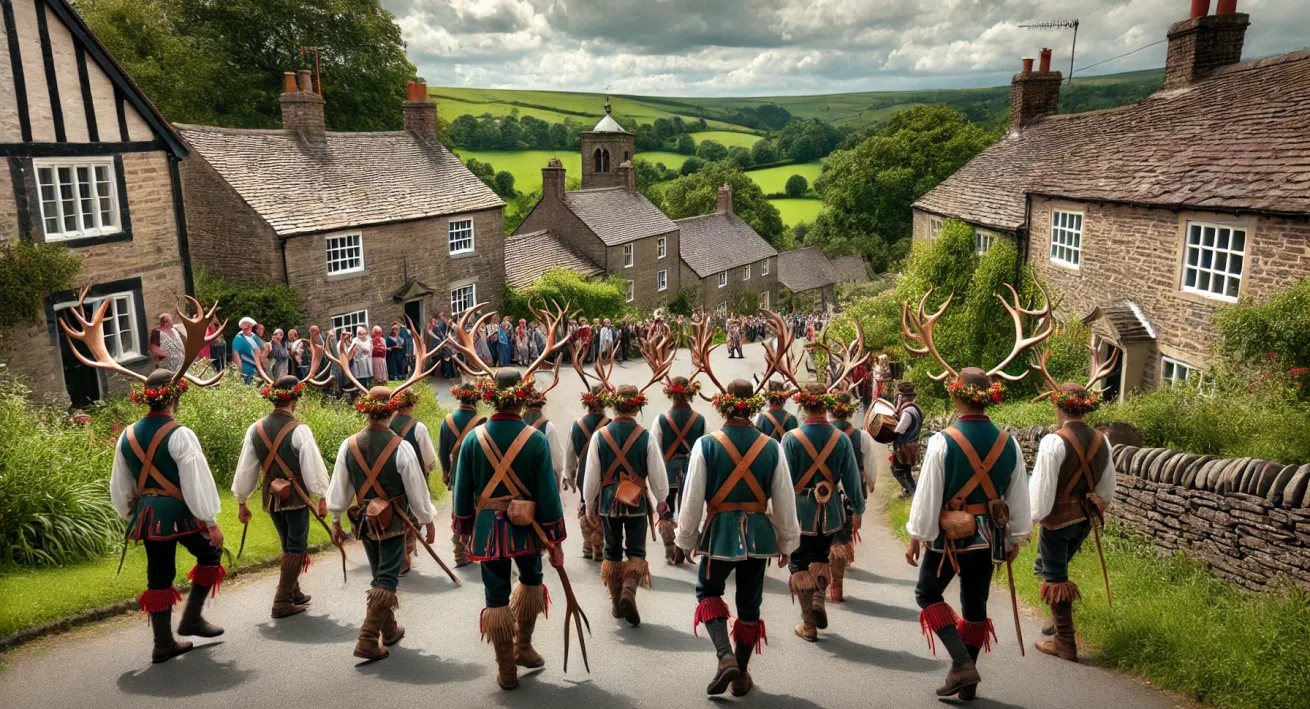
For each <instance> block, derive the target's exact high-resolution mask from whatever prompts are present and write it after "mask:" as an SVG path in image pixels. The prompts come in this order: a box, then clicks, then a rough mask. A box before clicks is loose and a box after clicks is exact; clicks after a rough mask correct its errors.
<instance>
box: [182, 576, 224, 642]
mask: <svg viewBox="0 0 1310 709" xmlns="http://www.w3.org/2000/svg"><path fill="white" fill-rule="evenodd" d="M207 595H209V586H201V585H200V584H196V583H193V584H191V591H190V593H189V594H188V595H187V597H186V608H184V609H183V610H182V619H181V620H179V621H178V623H177V634H178V635H193V636H196V637H200V638H216V637H218V636H220V635H222V634H223V629H222V628H220V627H218V626H217V625H214V624H212V623H210V622H209V621H207V620H205V619H204V617H202V616H201V615H200V613H201V611H203V610H204V609H205V596H207Z"/></svg>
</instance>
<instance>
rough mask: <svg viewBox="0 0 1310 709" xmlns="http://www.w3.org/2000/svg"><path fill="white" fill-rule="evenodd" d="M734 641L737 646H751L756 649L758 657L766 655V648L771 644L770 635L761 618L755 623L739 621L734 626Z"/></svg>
mask: <svg viewBox="0 0 1310 709" xmlns="http://www.w3.org/2000/svg"><path fill="white" fill-rule="evenodd" d="M732 639H733V641H734V642H736V643H737V645H742V644H746V645H750V646H753V647H754V648H755V654H756V655H763V654H764V646H765V645H768V644H769V635H768V632H767V631H766V630H765V628H764V619H763V618H761V619H759V620H757V621H755V622H754V623H747V622H745V621H742V620H738V621H736V622H735V623H733V625H732Z"/></svg>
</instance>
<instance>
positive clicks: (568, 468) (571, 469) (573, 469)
mask: <svg viewBox="0 0 1310 709" xmlns="http://www.w3.org/2000/svg"><path fill="white" fill-rule="evenodd" d="M606 425H609V424H606ZM599 432H600V429H599V428H597V429H596V430H595V431H592V432H591V433H592V436H591V437H592V438H595V437H596V434H597V433H599ZM594 447H595V446H587V450H591V449H592V448H594ZM561 448H562V449H563V452H562V455H563V456H564V467H563V468H557V470H563V471H564V479H565V480H570V481H574V480H577V479H578V454H577V453H576V452H575V451H574V450H573V429H572V428H570V429H569V444H568V445H567V446H566V445H563V444H562V443H561ZM554 455H555V454H554V452H553V451H552V452H551V456H552V457H553V456H554Z"/></svg>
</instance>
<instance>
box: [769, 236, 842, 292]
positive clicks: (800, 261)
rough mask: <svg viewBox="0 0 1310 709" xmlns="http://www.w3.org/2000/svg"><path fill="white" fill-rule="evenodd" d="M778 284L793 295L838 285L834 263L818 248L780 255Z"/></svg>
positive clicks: (786, 252)
mask: <svg viewBox="0 0 1310 709" xmlns="http://www.w3.org/2000/svg"><path fill="white" fill-rule="evenodd" d="M778 282H779V283H781V284H782V285H783V286H784V287H786V288H787V290H789V291H791V292H793V293H803V292H805V291H807V290H815V289H816V288H823V287H825V286H830V285H833V284H835V283H837V274H836V270H835V269H834V268H833V267H832V262H831V261H829V260H828V257H826V256H824V255H823V252H822V251H820V250H819V247H817V246H807V247H805V248H803V249H796V250H795V251H783V252H782V253H780V254H778Z"/></svg>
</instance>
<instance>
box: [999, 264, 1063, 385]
mask: <svg viewBox="0 0 1310 709" xmlns="http://www.w3.org/2000/svg"><path fill="white" fill-rule="evenodd" d="M1005 287H1006V288H1008V289H1009V290H1010V295H1011V296H1013V297H1014V305H1010V303H1009V302H1008V301H1006V300H1005V299H1004V298H1002V297H1001V296H1000V295H999V294H998V295H996V299H997V300H999V301H1001V305H1004V306H1005V309H1006V310H1007V311H1009V313H1010V318H1011V319H1013V320H1014V330H1015V335H1014V339H1015V342H1014V349H1012V350H1010V355H1009V356H1008V357H1006V358H1005V359H1003V360H1001V363H1000V364H998V365H996V366H995V367H992V368H991V369H989V370H987V376H989V377H1000V378H1002V379H1005V380H1007V381H1011V382H1017V381H1019V380H1020V379H1023V378H1024V377H1026V376H1028V372H1029V371H1030V370H1027V369H1025V370H1024V372H1023V374H1020V375H1018V376H1014V375H1011V374H1006V373H1005V371H1004V369H1005V367H1006V366H1007V365H1008V364H1010V362H1013V361H1014V358H1015V357H1018V356H1019V353H1020V352H1023V351H1024V350H1026V349H1028V348H1029V347H1032V346H1033V345H1036V344H1037V343H1039V342H1041V341H1043V340H1045V339H1046V338H1048V337H1050V336H1051V334H1052V333H1054V332H1055V318H1054V317H1052V315H1051V299H1050V298H1048V297H1047V296H1046V290H1045V289H1043V288H1042V284H1040V283H1038V284H1037V290H1038V291H1040V292H1041V294H1042V301H1043V304H1042V307H1041V308H1040V309H1037V310H1028V309H1026V308H1024V307H1023V306H1022V305H1020V304H1019V293H1018V291H1016V290H1015V289H1014V286H1012V285H1010V284H1009V283H1006V284H1005ZM1021 314H1022V315H1039V316H1041V323H1042V324H1041V329H1040V330H1039V331H1038V332H1037V334H1036V335H1033V336H1032V337H1028V338H1025V337H1024V336H1023V318H1022V317H1020V315H1021Z"/></svg>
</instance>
